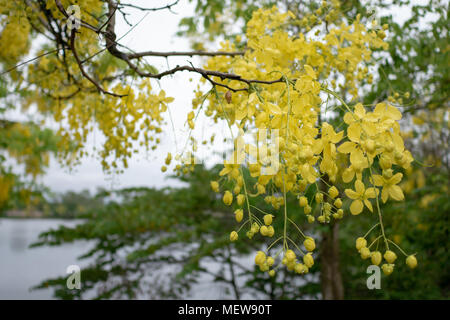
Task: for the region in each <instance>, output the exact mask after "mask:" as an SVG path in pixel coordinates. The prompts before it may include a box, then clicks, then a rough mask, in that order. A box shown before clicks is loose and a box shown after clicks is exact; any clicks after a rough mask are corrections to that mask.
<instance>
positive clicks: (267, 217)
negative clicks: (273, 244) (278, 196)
mask: <svg viewBox="0 0 450 320" xmlns="http://www.w3.org/2000/svg"><path fill="white" fill-rule="evenodd" d="M264 223H265V224H266V225H267V226H268V225H271V224H272V215H271V214H266V215H264Z"/></svg>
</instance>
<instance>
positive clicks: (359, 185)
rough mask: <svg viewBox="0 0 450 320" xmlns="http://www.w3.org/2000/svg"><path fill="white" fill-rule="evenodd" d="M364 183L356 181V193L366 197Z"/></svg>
mask: <svg viewBox="0 0 450 320" xmlns="http://www.w3.org/2000/svg"><path fill="white" fill-rule="evenodd" d="M364 189H365V188H364V183H362V181H361V180H356V182H355V191H356V193H358V194H359V195H360V196H363V195H364Z"/></svg>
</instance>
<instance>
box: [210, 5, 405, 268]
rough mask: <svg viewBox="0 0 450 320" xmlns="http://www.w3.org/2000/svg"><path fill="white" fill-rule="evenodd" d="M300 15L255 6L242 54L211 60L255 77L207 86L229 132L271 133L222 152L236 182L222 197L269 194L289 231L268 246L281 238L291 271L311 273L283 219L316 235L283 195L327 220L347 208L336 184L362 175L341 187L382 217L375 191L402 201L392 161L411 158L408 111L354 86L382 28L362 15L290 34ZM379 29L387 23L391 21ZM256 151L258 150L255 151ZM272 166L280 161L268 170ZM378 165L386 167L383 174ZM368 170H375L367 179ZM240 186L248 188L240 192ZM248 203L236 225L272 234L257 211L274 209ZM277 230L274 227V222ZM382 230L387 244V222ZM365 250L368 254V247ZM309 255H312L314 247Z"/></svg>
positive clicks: (226, 171) (353, 208) (378, 44)
mask: <svg viewBox="0 0 450 320" xmlns="http://www.w3.org/2000/svg"><path fill="white" fill-rule="evenodd" d="M325 6H326V5H325ZM325 11H326V10H325ZM308 19H310V17H309V18H308ZM296 22H297V21H295V18H294V15H293V14H291V13H290V12H287V13H280V12H279V11H278V9H277V8H275V7H274V8H272V9H269V10H258V11H256V12H255V13H254V15H253V17H252V19H251V20H250V21H249V23H248V25H247V34H246V37H247V47H248V50H247V51H246V52H245V55H244V56H243V57H240V56H235V57H229V56H217V57H213V58H211V59H209V60H208V62H207V64H206V66H205V68H206V69H209V70H218V71H220V72H224V73H234V74H237V75H239V76H240V79H250V80H251V79H258V81H249V82H245V81H240V80H239V79H235V78H232V79H227V78H224V79H221V78H220V77H217V78H214V81H217V82H218V83H220V84H222V85H223V86H215V87H214V88H213V89H212V90H211V92H210V93H208V94H207V97H208V104H207V105H206V111H205V114H206V115H207V116H210V117H213V118H214V119H215V120H217V119H224V120H225V121H227V123H228V125H229V127H230V131H231V132H233V131H232V130H231V129H232V128H233V127H235V128H237V129H238V130H241V131H245V132H250V131H251V130H255V132H256V134H255V135H256V136H261V134H262V133H264V132H269V135H272V136H271V143H270V144H268V145H267V146H265V145H261V144H260V143H258V140H257V139H255V142H248V143H244V144H245V146H244V147H243V148H241V149H242V150H235V151H234V152H233V154H232V155H231V157H230V159H229V160H227V161H225V163H224V168H223V170H222V171H221V172H220V176H221V177H222V178H226V179H228V180H229V181H231V182H232V183H233V184H234V187H233V188H232V190H225V193H224V196H223V201H224V203H225V204H226V205H232V203H233V193H234V194H236V195H237V197H241V198H242V199H247V197H248V196H249V195H251V196H252V197H253V196H263V197H264V199H265V201H266V202H267V203H269V204H271V205H272V207H273V208H274V210H279V209H280V208H281V209H282V210H284V214H283V215H284V224H285V227H284V230H283V231H282V234H281V236H280V238H279V239H277V240H275V241H274V242H273V243H272V244H271V245H270V246H269V248H271V247H272V246H273V245H274V244H275V243H276V242H277V241H278V240H280V239H281V240H283V248H282V250H283V252H284V258H283V259H282V263H283V264H285V265H286V266H287V267H288V269H290V270H295V271H297V272H298V273H305V272H307V270H308V268H309V267H308V265H310V263H308V264H307V263H304V264H299V263H298V262H297V261H296V256H295V253H294V252H293V251H292V249H290V244H291V243H290V242H289V241H290V238H289V237H288V235H287V231H286V230H287V228H286V225H291V224H292V225H293V226H294V227H295V230H297V231H299V232H300V233H301V235H302V236H303V237H305V238H306V239H310V238H308V237H306V236H305V235H304V234H303V232H302V231H301V230H300V229H299V228H298V226H297V225H296V224H295V222H294V221H292V220H291V219H290V218H289V216H288V214H287V212H286V196H287V194H288V193H291V194H293V195H295V196H296V197H298V199H299V206H300V207H301V208H303V210H304V213H305V214H306V216H307V219H308V221H309V222H310V223H312V222H314V221H315V220H316V218H317V221H318V222H320V223H328V222H330V221H331V219H332V218H334V219H341V218H342V217H343V215H344V209H343V201H342V199H341V198H340V197H339V196H340V192H339V190H338V188H337V187H336V186H335V185H334V184H337V183H338V182H344V183H351V182H353V181H354V180H355V178H356V180H355V182H354V189H345V192H344V193H345V195H346V196H347V197H348V198H349V199H351V200H352V203H351V205H350V212H351V213H352V214H353V215H357V214H360V213H361V212H362V211H363V209H364V206H365V207H367V208H368V210H369V211H371V212H373V211H374V209H373V206H372V202H371V200H375V202H376V204H377V211H378V215H379V217H380V220H381V212H380V208H379V203H378V197H379V194H381V199H382V201H383V202H386V201H387V200H388V199H389V198H390V199H392V200H396V201H400V200H403V199H404V195H403V192H402V190H401V188H400V187H399V186H398V183H399V182H400V181H401V178H402V173H400V172H395V171H394V170H398V169H399V168H403V169H409V168H410V164H411V162H412V161H413V158H412V155H411V153H410V152H409V151H408V150H406V149H405V146H404V143H403V139H402V136H401V132H400V125H399V123H398V121H399V120H400V119H401V118H402V115H401V113H400V111H399V110H398V109H397V108H396V107H395V106H393V105H392V104H391V103H390V102H389V101H386V102H380V103H378V104H376V105H373V106H363V105H362V104H361V103H357V100H356V98H357V93H358V91H357V86H358V85H359V84H360V83H361V81H363V79H366V78H368V65H369V64H370V60H371V49H372V48H383V49H386V48H387V44H386V43H385V42H384V41H383V38H384V36H385V33H384V31H383V32H382V33H380V32H376V31H374V30H370V29H367V28H366V26H365V25H363V24H362V23H361V22H360V20H359V17H357V19H356V20H355V21H354V22H353V23H352V24H351V25H346V24H344V23H341V24H337V25H334V27H332V26H333V24H331V25H329V26H328V28H324V29H323V32H322V33H321V32H315V33H314V36H311V35H310V34H309V33H307V34H306V35H305V34H303V33H300V34H294V35H293V34H291V33H290V32H289V31H288V30H287V29H286V27H285V26H286V25H292V24H295V23H296ZM320 24H321V22H320V20H316V21H315V25H316V26H317V25H320ZM383 29H384V30H386V29H387V26H383ZM321 34H322V36H321ZM308 35H309V37H308ZM222 49H223V50H234V46H233V45H232V44H230V43H229V42H225V43H223V48H222ZM337 76H339V78H340V79H342V83H340V84H339V85H340V87H341V88H345V89H347V90H348V92H350V93H351V94H352V96H353V101H352V103H349V104H347V103H346V102H345V101H344V100H343V99H342V98H341V97H340V96H339V95H338V94H337V93H336V92H335V91H333V90H332V89H331V88H330V86H329V85H328V83H327V79H329V78H330V77H337ZM230 88H231V89H230ZM241 89H242V90H241ZM244 89H245V90H244ZM232 91H234V92H232ZM324 96H326V97H327V99H326V100H325V99H324ZM329 99H334V101H336V104H335V106H334V108H335V109H338V108H340V109H341V110H343V111H344V112H345V116H344V118H343V123H342V124H340V125H339V126H333V125H332V124H330V123H328V122H327V121H325V120H326V113H327V112H328V110H329V109H330V108H331V107H330V106H329V103H328V100H329ZM338 128H342V130H339V129H338ZM275 133H276V134H275ZM234 142H235V145H239V144H240V143H241V144H242V143H243V139H242V137H241V136H239V137H234ZM274 146H276V147H277V148H275V147H274ZM258 152H259V153H258ZM257 153H258V156H257V159H256V160H255V159H252V157H253V156H254V155H255V154H257ZM236 160H237V161H236ZM246 163H248V170H249V171H250V176H251V177H252V178H254V179H256V182H255V183H254V185H253V190H254V193H253V194H252V193H251V192H252V187H251V186H249V185H247V183H248V182H247V181H245V180H244V178H243V174H242V168H243V167H244V166H245V165H246ZM269 167H270V168H272V169H273V168H276V169H275V170H272V171H270V170H267V169H268V168H269ZM378 170H379V171H380V174H377V171H378ZM364 173H366V175H363V174H364ZM367 176H368V177H369V178H365V177H367ZM211 186H212V188H213V190H214V191H216V192H218V191H219V184H218V182H213V184H212V185H211ZM310 186H314V187H315V190H316V194H315V195H314V198H313V199H311V198H308V197H307V194H306V191H307V190H308V189H309V188H310ZM241 190H243V192H244V195H241V194H240V192H241ZM342 196H343V194H342ZM244 202H248V201H239V202H238V204H237V205H238V207H239V209H238V210H239V219H237V220H238V222H241V221H242V218H241V217H242V214H243V212H244V210H246V211H247V215H248V219H246V220H245V221H243V224H242V225H241V227H240V229H239V230H238V232H239V231H240V230H241V229H242V227H243V226H244V225H245V224H246V223H249V226H250V227H249V228H250V229H249V231H248V232H247V236H248V237H249V238H252V237H253V236H254V235H255V234H256V233H258V231H260V233H261V234H262V235H263V236H266V235H269V234H272V232H270V233H268V231H267V230H268V228H267V227H266V226H265V225H264V224H265V223H264V224H263V223H262V221H261V219H260V218H259V217H258V214H259V213H262V214H264V222H265V220H266V218H265V217H267V216H268V213H267V212H260V211H262V210H258V209H257V210H253V208H252V207H251V206H250V205H248V204H247V207H246V208H245V209H244V208H242V205H243V203H244ZM237 216H238V215H237V214H236V217H237ZM271 216H272V215H271ZM274 216H275V217H276V216H277V214H274ZM233 232H236V231H233ZM274 233H275V234H277V233H278V232H277V230H274ZM269 236H270V235H269ZM382 237H383V239H384V240H385V243H386V245H387V243H388V239H387V238H386V236H385V234H384V229H383V233H382ZM233 238H235V239H237V238H236V237H233ZM294 245H295V244H294ZM298 249H299V248H298ZM386 249H387V250H388V245H387V248H386ZM299 251H300V250H299ZM300 252H301V251H300ZM363 254H364V256H367V257H369V256H370V252H369V253H368V252H366V250H363V253H362V255H363ZM305 257H306V255H305ZM387 257H388V258H387V259H388V260H387V261H388V265H387V266H385V267H383V270H384V269H386V271H385V273H388V271H389V270H391V269H392V268H393V267H391V265H392V263H389V261H390V260H392V259H391V258H390V255H389V254H388V256H387ZM311 258H312V257H311ZM378 258H379V257H378V255H375V257H374V258H373V259H375V261H378ZM306 259H307V260H308V261H309V259H310V256H308V258H306ZM255 261H256V263H257V264H258V265H259V266H260V268H261V270H265V271H268V270H269V269H270V268H269V267H270V266H268V265H267V264H265V263H266V262H265V261H266V260H264V259H263V256H262V254H261V253H258V255H257V259H256V260H255ZM392 270H393V269H392Z"/></svg>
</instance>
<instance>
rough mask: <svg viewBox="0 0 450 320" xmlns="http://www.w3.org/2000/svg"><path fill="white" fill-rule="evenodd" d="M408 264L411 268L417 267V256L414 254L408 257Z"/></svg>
mask: <svg viewBox="0 0 450 320" xmlns="http://www.w3.org/2000/svg"><path fill="white" fill-rule="evenodd" d="M406 264H407V265H408V267H410V268H411V269H414V268H415V267H417V259H416V257H415V256H413V255H410V256H408V258H406Z"/></svg>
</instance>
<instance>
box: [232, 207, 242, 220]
mask: <svg viewBox="0 0 450 320" xmlns="http://www.w3.org/2000/svg"><path fill="white" fill-rule="evenodd" d="M234 215H235V218H236V221H237V222H241V221H242V218H243V217H244V211H243V210H242V209H237V210H236V211H235V212H234Z"/></svg>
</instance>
